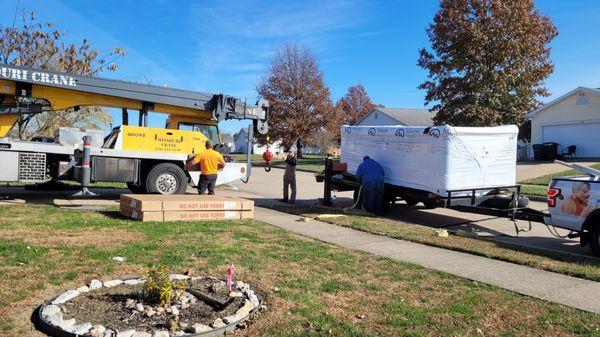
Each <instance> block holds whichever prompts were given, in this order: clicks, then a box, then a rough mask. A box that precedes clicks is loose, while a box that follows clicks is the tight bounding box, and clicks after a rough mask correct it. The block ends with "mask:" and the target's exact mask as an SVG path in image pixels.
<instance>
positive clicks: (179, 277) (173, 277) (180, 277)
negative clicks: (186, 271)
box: [169, 274, 190, 281]
mask: <svg viewBox="0 0 600 337" xmlns="http://www.w3.org/2000/svg"><path fill="white" fill-rule="evenodd" d="M169 278H170V279H171V280H173V281H179V280H187V279H189V278H190V277H189V276H187V275H181V274H171V275H169Z"/></svg>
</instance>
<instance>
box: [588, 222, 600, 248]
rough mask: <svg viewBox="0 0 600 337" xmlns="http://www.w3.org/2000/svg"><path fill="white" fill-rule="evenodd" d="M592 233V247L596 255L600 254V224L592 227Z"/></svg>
mask: <svg viewBox="0 0 600 337" xmlns="http://www.w3.org/2000/svg"><path fill="white" fill-rule="evenodd" d="M590 234H591V235H590V249H591V250H592V253H594V255H596V256H600V224H597V225H596V226H594V227H592V231H591V233H590Z"/></svg>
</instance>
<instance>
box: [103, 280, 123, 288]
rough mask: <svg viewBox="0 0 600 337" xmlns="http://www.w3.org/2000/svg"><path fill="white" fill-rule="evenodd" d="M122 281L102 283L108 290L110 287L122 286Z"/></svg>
mask: <svg viewBox="0 0 600 337" xmlns="http://www.w3.org/2000/svg"><path fill="white" fill-rule="evenodd" d="M122 283H123V280H110V281H105V282H104V287H106V288H110V287H114V286H118V285H119V284H122Z"/></svg>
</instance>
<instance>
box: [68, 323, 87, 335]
mask: <svg viewBox="0 0 600 337" xmlns="http://www.w3.org/2000/svg"><path fill="white" fill-rule="evenodd" d="M91 328H92V323H90V322H86V323H82V324H77V325H73V326H72V327H70V328H68V329H67V331H68V332H71V333H74V334H76V335H85V334H87V333H88V332H89V331H90V329H91Z"/></svg>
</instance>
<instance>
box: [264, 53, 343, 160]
mask: <svg viewBox="0 0 600 337" xmlns="http://www.w3.org/2000/svg"><path fill="white" fill-rule="evenodd" d="M257 91H258V94H259V95H260V96H261V97H262V98H265V99H267V100H268V101H269V105H270V114H269V133H268V136H269V138H270V139H271V140H278V139H280V140H281V141H282V144H283V145H284V146H285V147H291V146H293V145H296V146H297V149H298V156H301V155H302V151H301V149H302V146H303V143H304V142H305V141H306V140H308V139H310V137H311V135H313V134H314V133H316V132H318V131H321V130H323V129H324V128H325V126H326V122H327V120H328V119H329V118H331V117H332V116H333V103H332V102H331V99H330V98H329V89H328V88H327V86H325V83H323V73H322V72H321V70H320V69H319V63H318V62H317V60H316V58H315V56H314V55H313V54H312V53H311V51H310V50H309V49H307V48H303V47H300V46H298V45H295V44H288V45H285V46H283V48H281V49H280V50H279V51H277V53H276V55H275V57H274V58H273V59H272V60H271V63H270V65H269V67H268V68H267V71H266V74H265V75H264V77H263V78H262V79H261V80H260V82H259V84H258V88H257ZM257 137H258V140H259V142H261V143H266V138H265V136H261V135H257Z"/></svg>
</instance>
